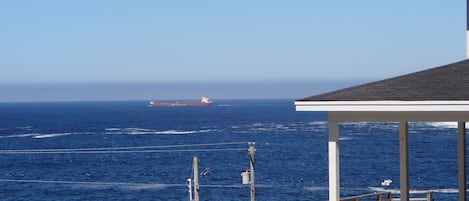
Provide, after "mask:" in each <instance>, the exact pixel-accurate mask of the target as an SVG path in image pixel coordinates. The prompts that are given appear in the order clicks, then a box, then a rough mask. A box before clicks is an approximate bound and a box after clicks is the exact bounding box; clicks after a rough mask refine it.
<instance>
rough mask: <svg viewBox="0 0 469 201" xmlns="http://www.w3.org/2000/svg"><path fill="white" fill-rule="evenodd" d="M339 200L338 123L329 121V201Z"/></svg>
mask: <svg viewBox="0 0 469 201" xmlns="http://www.w3.org/2000/svg"><path fill="white" fill-rule="evenodd" d="M339 200H340V178H339V122H337V121H329V201H339Z"/></svg>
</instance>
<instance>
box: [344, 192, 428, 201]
mask: <svg viewBox="0 0 469 201" xmlns="http://www.w3.org/2000/svg"><path fill="white" fill-rule="evenodd" d="M397 194H399V193H397ZM410 194H411V195H414V196H413V197H411V198H409V201H434V199H433V192H432V191H419V192H411V193H410ZM421 194H424V196H422V195H421ZM415 195H417V196H415ZM370 198H375V199H373V200H376V201H400V200H401V199H400V198H397V197H396V198H393V194H392V192H390V191H386V192H376V193H369V194H364V195H357V196H351V197H346V198H341V199H340V201H360V200H370Z"/></svg>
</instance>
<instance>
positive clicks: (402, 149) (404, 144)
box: [399, 121, 409, 201]
mask: <svg viewBox="0 0 469 201" xmlns="http://www.w3.org/2000/svg"><path fill="white" fill-rule="evenodd" d="M408 133H409V123H408V122H406V121H401V122H399V164H400V183H401V201H409V141H408Z"/></svg>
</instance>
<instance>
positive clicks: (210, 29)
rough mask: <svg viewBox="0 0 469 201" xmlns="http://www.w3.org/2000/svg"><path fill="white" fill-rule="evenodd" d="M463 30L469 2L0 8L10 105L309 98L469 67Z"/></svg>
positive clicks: (1, 60)
mask: <svg viewBox="0 0 469 201" xmlns="http://www.w3.org/2000/svg"><path fill="white" fill-rule="evenodd" d="M465 20H466V2H465V1H463V0H454V1H441V0H425V1H423V0H417V1H409V0H394V1H376V0H358V1H351V0H344V1H340V2H337V1H316V0H309V1H306V0H304V1H300V0H295V1H285V0H282V1H280V0H279V1H276V0H265V1H244V0H239V1H219V0H216V1H215V0H213V1H211V0H207V1H204V0H202V1H189V0H187V1H182V0H181V1H180V0H174V1H158V0H151V1H145V0H140V1H130V0H128V1H120V0H98V1H94V0H80V1H79V0H75V1H59V0H56V1H52V0H43V1H33V0H30V1H28V0H19V1H0V27H1V31H0V66H1V73H0V93H2V94H6V95H2V96H1V97H0V101H15V100H22V99H24V98H29V99H32V100H74V98H72V97H75V96H76V97H81V99H86V100H93V99H99V100H101V99H102V100H105V99H146V98H151V97H155V96H158V97H162V98H168V99H173V98H193V97H189V93H188V92H189V91H184V89H190V88H191V87H193V86H197V87H199V88H197V89H200V92H201V93H202V92H206V93H211V94H212V96H214V97H218V98H232V97H234V98H236V97H238V98H251V97H253V98H262V97H265V98H269V97H274V98H275V97H291V98H299V97H306V96H309V95H313V94H312V93H316V92H319V91H323V90H326V89H327V90H328V89H330V88H331V87H330V86H337V87H342V85H344V86H346V84H349V83H359V82H362V81H364V82H367V81H374V80H379V79H383V78H388V77H393V76H397V75H401V74H406V73H410V72H415V71H418V70H422V69H426V68H430V67H436V66H438V65H443V64H447V63H452V62H456V61H459V60H463V59H465V29H466V27H465V25H466V22H465ZM217 83H218V84H220V83H222V84H220V86H226V87H225V88H223V89H220V87H213V84H215V85H216V84H217ZM247 83H249V85H248V84H247ZM318 83H322V84H318ZM341 83H343V84H342V85H341ZM93 84H94V85H96V86H98V85H99V86H100V87H101V88H102V87H104V86H107V87H110V88H109V89H111V88H112V87H114V88H118V89H122V90H123V89H124V88H126V87H122V86H129V87H127V88H133V89H132V90H129V89H127V90H128V91H119V90H118V91H119V92H114V93H111V91H113V90H107V89H102V91H97V88H100V87H92V85H93ZM168 84H169V85H168ZM181 84H185V85H184V87H180V86H181ZM228 85H229V87H228ZM28 86H34V87H36V88H34V87H28ZM72 86H73V87H72ZM139 86H140V87H141V88H138V87H139ZM203 86H210V87H209V88H204V87H203ZM247 86H251V87H247ZM282 86H283V87H282ZM287 86H289V87H290V88H288V87H287ZM37 87H42V88H40V91H41V90H42V91H51V94H54V95H50V96H49V97H47V96H46V97H42V98H39V95H37V96H33V95H32V93H31V92H33V91H36V92H37V91H38V89H37ZM79 87H82V89H80V90H77V88H79ZM134 87H137V88H134ZM152 87H155V88H158V90H156V89H155V90H156V91H153V93H158V95H156V94H151V95H148V94H146V92H145V90H143V89H148V88H152ZM237 87H238V88H237ZM308 87H310V88H308ZM247 88H251V89H250V90H251V91H252V90H254V89H257V90H258V92H251V93H243V90H240V89H246V90H245V91H250V90H247ZM300 88H301V90H300ZM59 89H60V90H59ZM136 89H142V90H136ZM166 89H167V90H166ZM173 89H176V90H179V91H176V92H174V91H171V90H173ZM194 89H195V88H194ZM204 89H206V90H204ZM227 89H231V91H227ZM266 89H269V90H270V91H271V92H269V93H267V91H268V90H266ZM274 89H278V90H274ZM280 89H281V90H280ZM54 90H55V91H54ZM135 91H142V92H141V93H140V94H138V95H137V94H135V95H132V96H130V95H128V96H126V95H125V94H126V93H127V94H130V92H133V93H134V92H135ZM192 91H194V90H192ZM293 91H295V92H294V93H293ZM13 92H15V93H13ZM147 92H148V91H147ZM230 92H231V93H230ZM103 93H104V94H103ZM106 93H108V94H107V96H106ZM18 94H19V95H18ZM28 94H30V95H28ZM61 94H62V95H61ZM65 94H73V95H74V96H66V95H65ZM211 94H203V95H209V96H210V95H211ZM223 94H225V95H223ZM226 94H229V95H226ZM20 95H21V96H20ZM191 95H192V94H191ZM194 95H195V94H194ZM200 96H202V94H201V95H200ZM7 97H8V98H7ZM195 98H198V96H197V97H195ZM75 99H77V100H78V99H80V98H75ZM81 99H80V100H81Z"/></svg>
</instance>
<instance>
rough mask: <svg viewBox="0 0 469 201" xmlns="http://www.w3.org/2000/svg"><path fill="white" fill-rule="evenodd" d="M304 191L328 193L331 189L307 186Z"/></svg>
mask: <svg viewBox="0 0 469 201" xmlns="http://www.w3.org/2000/svg"><path fill="white" fill-rule="evenodd" d="M303 188H304V189H306V190H309V191H327V190H329V188H328V187H327V186H306V187H303Z"/></svg>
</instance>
